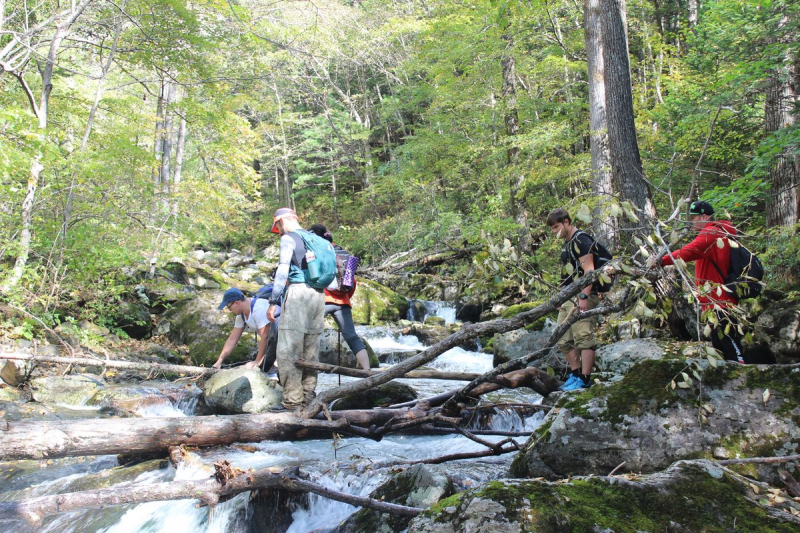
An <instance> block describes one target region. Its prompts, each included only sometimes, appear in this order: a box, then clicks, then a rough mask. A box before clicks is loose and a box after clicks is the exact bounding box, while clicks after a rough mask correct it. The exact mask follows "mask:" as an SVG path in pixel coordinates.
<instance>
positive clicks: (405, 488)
mask: <svg viewBox="0 0 800 533" xmlns="http://www.w3.org/2000/svg"><path fill="white" fill-rule="evenodd" d="M454 492H455V488H454V485H453V482H452V481H451V480H450V479H449V478H448V477H447V476H445V475H443V474H440V473H437V472H435V471H434V470H432V469H431V468H430V467H429V466H426V465H414V466H412V467H410V468H409V469H407V470H405V471H402V472H399V473H397V474H395V475H393V476H392V477H391V479H389V480H388V481H387V482H385V483H384V484H383V485H381V486H380V487H378V488H377V489H375V491H373V493H372V494H370V497H371V498H373V499H376V500H380V501H386V502H391V503H396V504H399V505H407V506H409V507H420V508H427V507H430V506H431V505H433V504H435V503H436V502H438V501H439V500H440V499H442V498H447V497H449V496H451V495H452V494H453V493H454ZM410 521H411V518H410V517H404V516H396V515H389V514H385V513H379V512H378V511H373V510H371V509H361V510H360V511H358V512H357V513H354V514H353V515H351V516H350V517H349V518H348V519H347V520H345V521H344V522H343V523H342V524H340V525H339V528H338V529H337V531H338V533H397V532H400V531H405V529H406V528H407V527H408V523H409V522H410Z"/></svg>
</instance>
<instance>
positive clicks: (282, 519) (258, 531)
mask: <svg viewBox="0 0 800 533" xmlns="http://www.w3.org/2000/svg"><path fill="white" fill-rule="evenodd" d="M308 498H309V496H308V493H307V492H295V491H290V490H283V489H269V490H257V491H253V492H252V493H251V495H250V501H249V502H248V507H249V508H250V509H251V510H252V516H251V517H250V518H249V519H247V518H245V520H243V522H244V524H243V525H245V524H246V525H245V528H235V527H231V524H229V526H228V527H229V528H230V529H229V531H248V532H250V531H252V532H253V533H285V532H286V531H287V530H288V529H289V527H290V526H291V525H292V522H294V517H293V516H292V514H293V513H295V512H297V511H300V510H303V509H308V505H309V502H308ZM247 526H250V527H249V528H248V527H247Z"/></svg>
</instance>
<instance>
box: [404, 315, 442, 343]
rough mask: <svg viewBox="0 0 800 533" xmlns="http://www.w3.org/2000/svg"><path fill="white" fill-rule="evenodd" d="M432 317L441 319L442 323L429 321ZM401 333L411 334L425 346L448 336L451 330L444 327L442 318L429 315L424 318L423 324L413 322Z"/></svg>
mask: <svg viewBox="0 0 800 533" xmlns="http://www.w3.org/2000/svg"><path fill="white" fill-rule="evenodd" d="M432 318H434V319H438V320H441V321H442V323H438V322H437V323H432V322H431V323H429V322H428V320H429V319H432ZM402 333H403V335H413V336H414V337H416V338H418V339H419V342H421V343H422V344H424V345H425V346H433V345H434V344H436V343H437V342H439V341H441V340H443V339H445V338H447V337H448V336H450V335H451V333H452V331H451V330H450V329H449V328H447V327H445V325H444V319H443V318H439V317H430V316H429V317H428V318H426V319H425V324H419V323H416V322H415V323H414V324H412V325H411V327H409V328H406V329H404V330H403V332H402Z"/></svg>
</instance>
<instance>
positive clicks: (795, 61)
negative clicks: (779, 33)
mask: <svg viewBox="0 0 800 533" xmlns="http://www.w3.org/2000/svg"><path fill="white" fill-rule="evenodd" d="M786 24H788V19H787V18H786V17H784V19H783V20H782V21H781V23H780V25H781V26H785V25H786ZM799 104H800V58H798V57H792V54H791V53H790V52H789V50H787V51H786V52H785V55H784V62H783V65H781V66H780V67H779V68H777V69H775V70H774V71H773V72H772V75H771V76H770V78H769V80H768V81H767V90H766V101H765V104H764V121H765V125H766V129H767V133H768V134H770V133H774V132H776V131H780V130H782V129H785V128H791V127H793V126H794V125H795V123H796V120H797V118H796V116H795V114H796V113H797V106H798V105H799ZM797 149H798V147H797V146H787V147H785V148H784V149H783V151H782V152H781V153H780V154H778V155H777V156H776V157H775V161H774V163H773V164H772V166H771V167H770V171H769V177H770V192H769V198H768V200H767V226H770V227H773V226H792V225H794V224H796V223H797V222H798V221H800V190H799V188H800V156H798V155H797V153H796V152H797Z"/></svg>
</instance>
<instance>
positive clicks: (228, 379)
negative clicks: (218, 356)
mask: <svg viewBox="0 0 800 533" xmlns="http://www.w3.org/2000/svg"><path fill="white" fill-rule="evenodd" d="M282 398H283V389H282V388H281V386H280V385H278V384H277V381H275V380H271V379H269V378H268V377H267V375H266V374H264V373H263V372H261V371H259V370H248V369H246V368H244V367H240V368H235V369H232V370H221V371H219V372H217V373H216V374H214V375H213V376H211V377H210V378H209V379H208V380H206V382H205V384H204V385H203V399H204V400H205V402H206V405H208V406H209V407H210V408H211V409H213V410H214V411H215V412H217V413H221V414H242V413H264V412H266V411H267V410H269V408H270V407H272V406H273V405H278V404H279V403H280V402H281V399H282Z"/></svg>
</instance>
